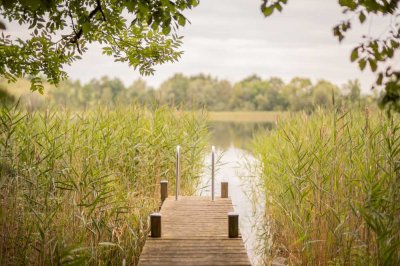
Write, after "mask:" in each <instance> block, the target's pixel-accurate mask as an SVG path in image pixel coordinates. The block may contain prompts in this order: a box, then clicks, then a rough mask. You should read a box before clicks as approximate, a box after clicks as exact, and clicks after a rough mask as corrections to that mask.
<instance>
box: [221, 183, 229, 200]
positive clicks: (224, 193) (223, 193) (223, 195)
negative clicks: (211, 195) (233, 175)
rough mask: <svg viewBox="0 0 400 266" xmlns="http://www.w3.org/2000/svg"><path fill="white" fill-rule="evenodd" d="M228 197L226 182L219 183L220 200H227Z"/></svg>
mask: <svg viewBox="0 0 400 266" xmlns="http://www.w3.org/2000/svg"><path fill="white" fill-rule="evenodd" d="M228 196H229V193H228V182H221V198H227V197H228Z"/></svg>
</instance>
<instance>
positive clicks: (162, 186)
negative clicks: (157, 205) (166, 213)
mask: <svg viewBox="0 0 400 266" xmlns="http://www.w3.org/2000/svg"><path fill="white" fill-rule="evenodd" d="M160 189H161V202H164V200H165V199H166V198H168V181H167V180H161V181H160Z"/></svg>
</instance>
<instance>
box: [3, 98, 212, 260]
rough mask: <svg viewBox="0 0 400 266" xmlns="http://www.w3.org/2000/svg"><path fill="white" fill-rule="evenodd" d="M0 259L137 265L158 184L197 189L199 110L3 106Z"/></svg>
mask: <svg viewBox="0 0 400 266" xmlns="http://www.w3.org/2000/svg"><path fill="white" fill-rule="evenodd" d="M0 112H1V113H0V206H1V209H0V211H1V212H0V265H28V264H29V265H30V264H33V265H43V264H46V265H60V264H91V265H105V264H107V265H122V264H123V263H126V264H128V265H132V264H136V263H137V259H138V256H139V254H140V251H141V248H142V246H143V243H144V240H145V238H146V235H147V233H148V224H147V217H148V215H149V213H150V212H152V211H154V210H157V208H158V202H159V194H158V193H159V188H158V184H159V181H160V180H161V179H167V180H169V181H170V188H171V193H172V190H173V188H174V182H175V174H174V173H175V165H174V164H175V160H174V158H175V154H174V153H175V147H176V145H178V144H179V145H181V146H182V163H181V168H182V169H181V172H182V179H181V185H182V187H181V191H182V193H183V194H193V193H194V190H195V188H196V187H197V184H198V182H199V175H200V173H201V170H202V167H203V166H202V161H203V157H204V151H205V146H206V144H207V143H206V141H207V139H206V135H207V127H206V121H205V120H206V119H205V117H204V116H203V115H202V114H194V113H184V112H176V111H175V110H173V109H169V108H154V109H153V110H148V109H145V108H142V107H139V106H131V107H129V108H125V107H124V108H116V109H113V110H111V109H107V108H98V109H96V110H92V111H87V112H76V113H73V112H68V111H46V112H36V113H29V112H25V111H21V110H19V109H18V108H12V109H8V108H5V107H4V108H1V110H0Z"/></svg>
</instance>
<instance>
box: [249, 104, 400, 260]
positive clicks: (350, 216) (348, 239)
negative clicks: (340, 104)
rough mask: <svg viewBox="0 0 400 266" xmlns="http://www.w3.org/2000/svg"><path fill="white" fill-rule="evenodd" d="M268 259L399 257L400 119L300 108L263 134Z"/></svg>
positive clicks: (258, 145)
mask: <svg viewBox="0 0 400 266" xmlns="http://www.w3.org/2000/svg"><path fill="white" fill-rule="evenodd" d="M253 151H254V154H255V156H256V157H257V159H259V162H260V165H259V168H257V169H256V170H254V171H255V173H254V174H255V175H258V176H260V177H261V184H259V185H260V186H259V188H260V189H262V191H263V193H264V195H265V198H266V202H265V206H266V215H265V218H264V220H263V221H262V222H263V224H264V230H263V231H262V232H261V234H260V239H259V240H260V243H261V251H262V252H263V257H264V259H265V263H270V262H271V261H272V260H273V259H274V258H277V257H284V258H286V260H287V263H288V264H290V265H300V264H301V265H399V264H400V220H399V219H400V218H399V217H400V204H399V202H400V164H399V161H400V125H399V119H398V118H397V117H396V118H392V119H389V118H387V117H386V116H385V115H384V114H381V113H379V112H374V113H369V112H368V111H366V112H361V111H350V112H342V111H321V110H319V111H317V112H315V113H314V114H313V115H311V116H308V115H306V114H295V115H292V116H291V117H290V118H288V119H287V120H282V121H280V122H278V124H277V126H276V129H275V130H273V131H271V132H270V133H268V134H262V135H259V136H258V137H257V138H255V140H254V142H253Z"/></svg>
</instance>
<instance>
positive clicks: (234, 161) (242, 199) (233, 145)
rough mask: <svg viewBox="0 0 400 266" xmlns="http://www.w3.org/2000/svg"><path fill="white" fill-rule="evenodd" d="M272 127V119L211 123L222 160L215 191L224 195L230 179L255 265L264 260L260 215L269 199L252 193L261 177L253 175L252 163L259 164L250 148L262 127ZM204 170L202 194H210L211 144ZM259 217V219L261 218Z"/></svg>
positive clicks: (234, 199) (218, 153)
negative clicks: (259, 234)
mask: <svg viewBox="0 0 400 266" xmlns="http://www.w3.org/2000/svg"><path fill="white" fill-rule="evenodd" d="M271 128H272V124H271V123H231V122H228V123H227V122H213V123H211V124H210V132H211V144H212V145H214V146H216V148H217V155H218V156H217V157H218V163H217V164H216V174H215V195H216V196H220V192H221V187H220V184H221V181H227V182H229V196H230V197H231V199H232V203H233V205H234V209H235V212H237V213H239V226H240V233H241V234H242V237H243V240H244V242H245V246H246V249H247V253H248V255H249V258H250V260H251V262H252V264H253V265H259V264H260V258H259V256H258V255H257V252H256V249H257V232H258V231H259V230H258V229H257V227H258V226H259V225H257V224H256V221H257V220H258V219H257V217H260V215H263V211H264V206H263V203H264V202H265V201H264V200H263V199H262V198H260V197H263V195H260V194H259V195H256V197H257V199H258V200H257V201H256V200H254V197H255V195H254V194H253V193H251V192H252V191H253V192H254V191H255V188H254V186H255V184H256V183H257V182H252V181H256V180H257V177H254V176H251V171H249V167H255V166H256V165H257V161H256V160H255V158H254V157H253V156H252V154H251V152H250V145H251V139H252V137H253V135H254V134H257V133H258V132H260V131H267V130H270V129H271ZM204 164H205V169H204V174H203V177H202V181H201V184H200V189H199V194H200V195H210V194H211V191H210V187H211V171H210V169H211V167H210V165H211V148H210V154H209V155H207V156H206V157H205V158H204ZM258 221H259V220H258Z"/></svg>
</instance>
